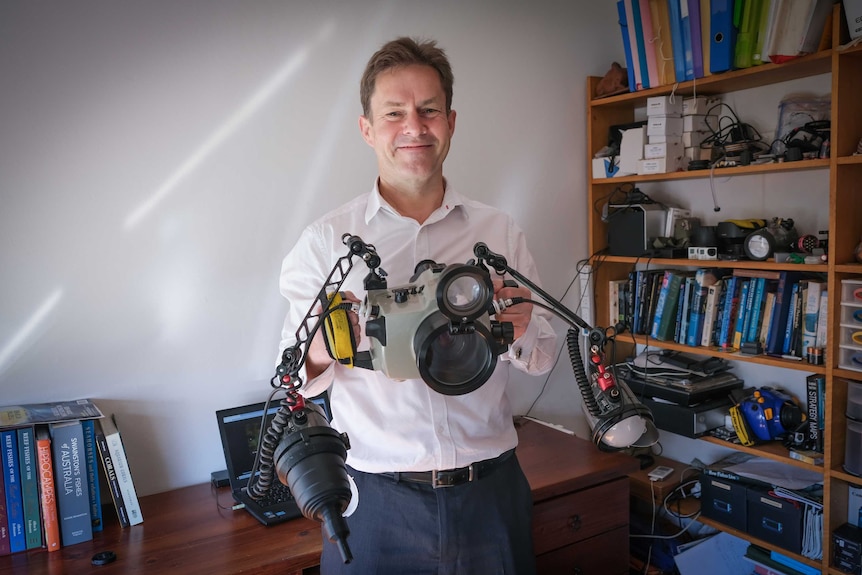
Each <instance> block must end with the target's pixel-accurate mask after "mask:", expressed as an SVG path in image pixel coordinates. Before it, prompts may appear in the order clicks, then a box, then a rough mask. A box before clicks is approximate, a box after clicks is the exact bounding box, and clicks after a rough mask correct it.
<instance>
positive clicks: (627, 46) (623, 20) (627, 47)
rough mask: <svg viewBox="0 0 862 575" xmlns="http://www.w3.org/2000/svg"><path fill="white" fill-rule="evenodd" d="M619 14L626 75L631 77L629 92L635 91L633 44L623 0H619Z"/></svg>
mask: <svg viewBox="0 0 862 575" xmlns="http://www.w3.org/2000/svg"><path fill="white" fill-rule="evenodd" d="M617 16H618V17H619V23H620V32H621V33H622V37H623V52H624V53H625V57H626V75H627V76H628V79H629V92H634V91H635V88H636V86H637V84H636V83H635V64H634V61H633V60H632V45H631V41H630V40H629V38H630V35H629V24H628V20H627V17H626V6H625V2H623V0H617Z"/></svg>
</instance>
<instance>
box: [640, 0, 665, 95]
mask: <svg viewBox="0 0 862 575" xmlns="http://www.w3.org/2000/svg"><path fill="white" fill-rule="evenodd" d="M637 1H638V3H639V8H638V9H639V10H640V17H641V28H642V30H643V36H644V56H645V57H646V65H647V75H648V76H649V87H650V88H655V87H656V86H659V85H660V84H659V81H658V58H657V57H656V44H657V43H658V33H656V31H655V30H654V29H653V23H652V11H651V10H650V5H649V0H637Z"/></svg>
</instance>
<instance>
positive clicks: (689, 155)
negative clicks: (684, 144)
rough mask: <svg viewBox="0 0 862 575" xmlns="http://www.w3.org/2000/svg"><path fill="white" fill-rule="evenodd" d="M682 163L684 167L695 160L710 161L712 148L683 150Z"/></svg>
mask: <svg viewBox="0 0 862 575" xmlns="http://www.w3.org/2000/svg"><path fill="white" fill-rule="evenodd" d="M684 150H685V151H684V152H683V154H682V161H683V163H685V164H686V165H688V162H693V161H695V160H707V161H712V148H684Z"/></svg>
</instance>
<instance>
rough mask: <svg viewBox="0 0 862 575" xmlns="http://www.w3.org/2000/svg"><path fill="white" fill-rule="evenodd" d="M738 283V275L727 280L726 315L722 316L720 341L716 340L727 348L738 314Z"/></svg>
mask: <svg viewBox="0 0 862 575" xmlns="http://www.w3.org/2000/svg"><path fill="white" fill-rule="evenodd" d="M738 283H739V280H738V279H737V277H736V276H731V277H730V278H729V279H728V281H727V288H726V291H725V292H724V315H723V316H722V318H721V331H720V332H719V335H718V341H717V342H716V343H717V344H718V346H719V347H722V348H727V347H728V342H731V339H730V337H731V333H730V330H731V329H732V328H731V326H732V325H733V319H734V318H735V316H736V314H735V313H734V309H735V307H736V306H735V304H734V301H733V300H734V299H735V298H737V297H739V293H738V287H739V286H738Z"/></svg>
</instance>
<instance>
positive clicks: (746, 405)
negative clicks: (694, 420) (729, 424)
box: [731, 387, 807, 445]
mask: <svg viewBox="0 0 862 575" xmlns="http://www.w3.org/2000/svg"><path fill="white" fill-rule="evenodd" d="M736 413H738V414H740V415H741V416H742V417H741V420H742V423H743V425H742V426H743V428H744V429H742V430H740V423H738V421H739V419H740V418H739V416H738V415H734V414H736ZM731 417H733V426H734V428H735V429H736V432H737V435H739V438H740V440H742V442H743V445H748V443H746V437H744V435H747V436H748V437H749V438H750V441H755V442H756V441H758V440H759V441H771V440H773V439H781V438H784V437H786V436H787V435H788V434H790V433H793V432H795V431H797V430H798V429H799V428H800V427H801V426H802V425H803V424H804V423H805V421H806V420H807V417H806V415H805V412H804V411H803V409H802V408H801V407H799V405H798V404H797V403H796V401H795V400H794V399H793V398H792V397H791V396H790V395H788V394H786V393H784V392H783V391H781V390H779V389H774V388H771V387H761V388H759V389H756V390H755V391H754V392H753V393H752V394H751V395H750V396H749V397H747V398H746V399H744V400H743V401H742V402H741V403H740V404H739V406H734V409H733V410H732V411H731Z"/></svg>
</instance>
